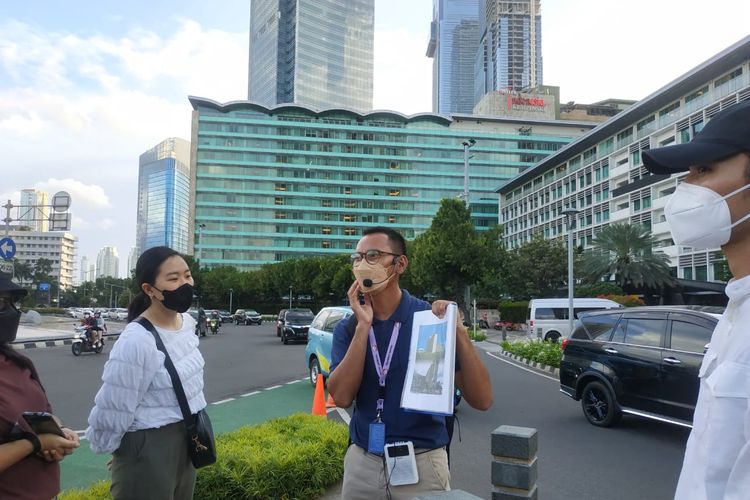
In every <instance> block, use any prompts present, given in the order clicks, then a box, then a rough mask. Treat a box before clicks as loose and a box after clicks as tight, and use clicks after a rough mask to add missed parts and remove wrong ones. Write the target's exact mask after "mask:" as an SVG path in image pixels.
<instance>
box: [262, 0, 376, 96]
mask: <svg viewBox="0 0 750 500" xmlns="http://www.w3.org/2000/svg"><path fill="white" fill-rule="evenodd" d="M374 16H375V2H374V0H253V1H252V2H251V4H250V65H249V77H248V99H250V100H252V101H254V102H258V103H261V104H264V105H266V106H273V105H276V104H282V103H296V104H301V105H304V106H309V107H312V108H316V109H326V108H333V107H339V108H347V109H355V110H362V111H367V110H370V109H372V81H373V44H374Z"/></svg>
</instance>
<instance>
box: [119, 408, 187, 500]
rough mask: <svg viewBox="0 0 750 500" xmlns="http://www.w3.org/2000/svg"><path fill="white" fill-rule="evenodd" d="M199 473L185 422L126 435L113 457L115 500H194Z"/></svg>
mask: <svg viewBox="0 0 750 500" xmlns="http://www.w3.org/2000/svg"><path fill="white" fill-rule="evenodd" d="M195 476H196V471H195V467H193V463H192V462H191V461H190V457H189V456H188V450H187V430H186V429H185V424H184V423H183V422H177V423H174V424H169V425H166V426H164V427H159V428H157V429H146V430H142V431H134V432H128V433H126V434H125V435H124V436H123V438H122V441H121V442H120V447H119V448H118V449H117V451H115V452H114V454H113V455H112V486H111V487H110V490H109V491H110V492H111V493H112V496H113V497H114V499H115V500H190V499H192V498H193V489H194V488H195Z"/></svg>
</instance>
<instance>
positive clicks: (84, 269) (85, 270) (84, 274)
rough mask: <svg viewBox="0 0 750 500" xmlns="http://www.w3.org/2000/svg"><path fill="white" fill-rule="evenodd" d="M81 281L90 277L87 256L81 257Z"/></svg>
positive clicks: (85, 280) (83, 281) (88, 279)
mask: <svg viewBox="0 0 750 500" xmlns="http://www.w3.org/2000/svg"><path fill="white" fill-rule="evenodd" d="M80 271H81V283H86V282H87V281H91V279H92V277H91V276H90V275H89V258H88V257H87V256H85V255H84V256H83V257H81V269H80Z"/></svg>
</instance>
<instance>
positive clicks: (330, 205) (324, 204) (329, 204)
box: [320, 200, 333, 208]
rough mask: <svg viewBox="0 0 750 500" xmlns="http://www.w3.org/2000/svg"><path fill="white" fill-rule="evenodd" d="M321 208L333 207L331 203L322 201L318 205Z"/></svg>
mask: <svg viewBox="0 0 750 500" xmlns="http://www.w3.org/2000/svg"><path fill="white" fill-rule="evenodd" d="M320 204H321V205H322V206H324V207H327V208H330V207H332V206H333V202H332V201H331V200H323V201H321V203H320Z"/></svg>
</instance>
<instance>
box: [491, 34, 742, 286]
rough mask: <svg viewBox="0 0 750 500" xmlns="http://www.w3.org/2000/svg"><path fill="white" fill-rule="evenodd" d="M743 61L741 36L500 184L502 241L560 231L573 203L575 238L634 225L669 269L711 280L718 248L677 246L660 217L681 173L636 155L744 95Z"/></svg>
mask: <svg viewBox="0 0 750 500" xmlns="http://www.w3.org/2000/svg"><path fill="white" fill-rule="evenodd" d="M749 63H750V37H746V38H745V39H743V40H741V41H740V42H738V43H736V44H735V45H733V46H732V47H729V48H728V49H726V50H725V51H723V52H721V53H720V54H718V55H716V56H714V57H713V58H711V59H709V60H708V61H706V62H704V63H702V64H700V65H699V66H698V67H696V68H694V69H693V70H691V71H690V72H688V73H686V74H684V75H682V76H680V77H679V78H677V79H676V80H674V81H673V82H672V83H670V84H669V85H667V86H665V87H663V88H661V89H659V90H657V91H656V92H654V93H653V94H651V95H650V96H648V97H646V98H644V99H642V100H641V101H639V102H637V103H636V104H635V105H633V106H631V107H629V108H628V109H626V110H624V111H621V112H620V113H619V114H617V115H615V116H614V117H612V118H610V119H609V120H608V121H606V122H604V123H602V124H601V125H599V126H598V127H597V128H595V129H594V130H592V131H591V132H589V133H588V134H586V135H584V136H582V137H580V138H578V139H577V140H576V141H574V142H572V143H570V144H568V145H567V146H566V147H565V148H563V149H561V150H560V151H557V152H556V153H555V154H553V155H550V156H548V157H546V158H545V159H544V160H542V161H541V162H539V163H538V164H536V165H535V166H534V167H533V168H531V169H528V170H526V171H524V172H523V173H522V174H521V175H519V176H518V177H516V178H515V179H513V180H512V181H511V182H509V183H507V184H505V185H504V186H503V187H501V188H500V189H499V190H498V192H499V193H500V195H501V199H500V203H501V215H502V219H501V221H502V224H503V229H504V232H503V240H504V242H505V245H506V247H508V248H515V247H518V246H519V245H521V244H522V243H524V242H527V241H530V240H531V239H532V238H534V237H535V236H537V235H538V236H543V237H545V238H566V234H567V227H566V223H565V216H564V215H563V214H562V213H561V211H562V210H563V209H565V208H571V207H572V208H575V209H577V210H579V211H580V213H578V214H577V215H576V216H575V221H574V235H573V238H574V242H575V244H576V245H577V246H581V247H584V248H586V247H590V246H591V243H592V241H593V239H594V237H595V236H596V234H597V233H598V232H599V231H601V230H602V229H603V228H605V227H606V226H608V225H609V224H612V223H615V222H625V223H630V224H642V225H644V226H646V228H648V229H649V230H650V231H651V232H652V234H653V236H654V240H655V248H656V249H658V250H660V251H662V252H664V253H665V254H666V255H667V256H668V257H669V259H670V261H671V266H672V268H673V271H674V274H675V276H676V277H678V278H684V279H689V280H699V281H713V280H715V279H717V276H718V274H719V271H720V269H719V268H720V265H721V261H722V260H723V259H722V255H721V252H720V249H719V248H715V249H712V250H709V251H705V250H695V249H693V248H690V247H684V246H678V245H675V243H674V241H673V240H672V236H671V233H670V231H669V227H668V225H667V223H666V218H665V216H664V207H665V205H666V203H667V200H668V199H669V195H671V194H672V193H673V192H674V191H675V189H676V187H677V185H678V184H679V183H680V182H681V181H682V179H683V178H684V177H685V175H686V173H685V172H682V173H679V174H675V175H673V176H668V175H651V174H650V173H649V172H648V171H647V170H646V169H645V168H644V166H643V162H642V159H641V157H642V152H643V151H644V150H647V149H650V148H657V147H662V146H666V145H669V144H680V143H684V142H689V141H690V140H691V138H692V137H693V135H694V134H695V133H697V132H699V131H700V130H701V129H702V128H703V126H704V125H705V123H706V122H707V121H708V120H710V119H711V117H712V116H713V115H715V114H716V113H718V112H719V111H721V110H722V109H726V108H727V107H729V106H732V105H734V104H736V103H738V102H741V101H745V100H748V99H750V65H749Z"/></svg>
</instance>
